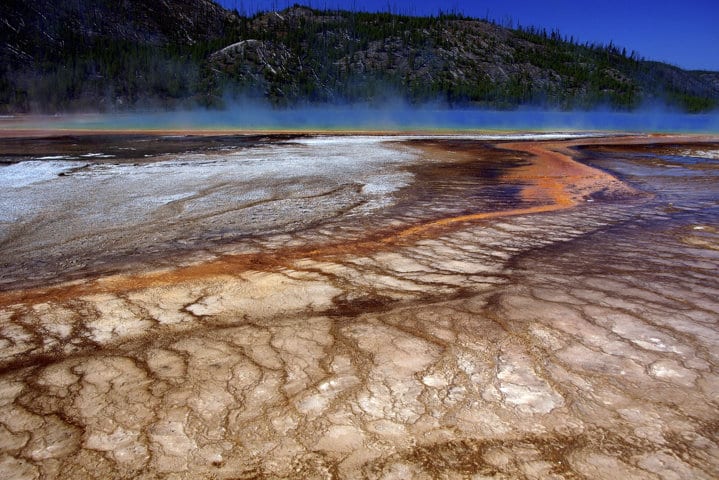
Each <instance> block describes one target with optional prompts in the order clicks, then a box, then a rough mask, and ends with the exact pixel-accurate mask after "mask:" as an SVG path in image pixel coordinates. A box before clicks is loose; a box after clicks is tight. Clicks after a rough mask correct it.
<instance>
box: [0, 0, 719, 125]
mask: <svg viewBox="0 0 719 480" xmlns="http://www.w3.org/2000/svg"><path fill="white" fill-rule="evenodd" d="M0 19H2V20H1V21H0V112H4V113H12V112H28V111H34V112H38V111H43V112H56V111H73V110H98V109H99V110H124V109H128V108H138V109H147V108H178V107H190V106H196V105H202V106H221V105H222V104H223V102H225V101H226V100H227V99H228V98H232V97H233V96H237V97H240V96H242V97H248V96H249V97H260V98H265V99H267V100H269V101H270V102H271V103H273V104H275V105H288V106H291V105H294V104H297V103H306V102H318V103H327V102H329V103H334V102H342V103H344V102H369V103H373V102H376V103H381V102H383V101H385V100H387V99H388V98H392V99H397V98H400V99H403V100H405V101H407V102H410V103H423V102H437V101H439V102H441V103H443V104H448V105H455V106H456V105H461V106H477V107H488V108H513V107H516V106H518V105H535V106H539V107H551V108H557V107H558V108H566V109H572V108H578V109H589V108H595V107H610V108H615V109H622V110H624V109H626V110H631V109H633V108H636V107H639V106H642V105H647V104H652V105H656V104H665V105H669V106H673V107H678V108H680V109H683V110H687V111H692V112H697V111H705V110H711V109H714V108H716V107H717V105H719V73H717V72H701V71H684V70H681V69H679V68H677V67H674V66H671V65H667V64H663V63H659V62H650V61H645V60H643V59H641V57H640V56H639V54H637V53H635V52H628V51H627V50H626V49H625V48H620V47H617V46H614V45H612V44H611V43H607V44H605V45H594V44H592V45H590V44H582V43H580V42H579V41H578V40H576V39H572V38H565V37H563V36H562V35H561V34H560V33H559V32H547V31H544V30H538V29H532V28H524V29H511V28H505V27H502V26H499V25H496V24H494V23H491V22H487V21H484V20H478V19H470V18H464V17H462V16H459V15H439V16H435V17H409V16H402V15H394V14H388V13H361V12H348V11H319V10H313V9H309V8H305V7H298V6H295V7H292V8H289V9H286V10H283V11H279V12H270V13H262V14H257V15H254V16H251V17H248V16H243V15H240V14H238V13H237V12H236V11H228V10H225V9H223V8H222V7H220V6H219V5H217V4H215V3H214V2H212V1H211V0H64V1H62V2H57V1H55V0H34V1H32V2H28V1H27V0H4V2H3V3H2V5H1V6H0ZM711 48H713V46H709V45H708V46H707V49H708V50H710V49H711Z"/></svg>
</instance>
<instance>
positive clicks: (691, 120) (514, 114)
mask: <svg viewBox="0 0 719 480" xmlns="http://www.w3.org/2000/svg"><path fill="white" fill-rule="evenodd" d="M14 128H37V129H45V128H66V129H82V130H85V129H88V130H90V129H102V130H112V129H120V130H125V129H130V130H143V129H157V130H163V129H165V130H180V129H240V130H241V129H247V130H365V131H384V130H392V131H416V130H427V131H436V130H605V131H606V130H619V131H631V132H695V133H714V132H719V113H717V112H713V113H709V114H701V115H698V114H685V113H678V112H674V111H670V110H666V109H661V108H656V109H644V110H641V111H637V112H616V111H609V110H607V111H592V112H580V111H570V112H562V111H543V110H534V109H520V110H514V111H491V110H475V109H450V108H443V107H437V106H423V107H412V106H408V105H406V104H402V103H396V104H390V105H388V106H386V107H383V108H378V107H375V106H369V105H354V106H351V105H348V106H308V107H304V108H293V109H277V108H272V107H270V106H267V105H264V104H261V103H257V102H241V103H235V104H232V105H230V106H228V108H226V109H224V110H205V109H196V110H185V111H174V112H142V113H124V114H87V115H67V116H55V117H27V118H24V117H15V118H12V117H10V118H3V119H0V130H2V129H14Z"/></svg>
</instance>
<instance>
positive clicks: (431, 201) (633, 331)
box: [0, 136, 719, 479]
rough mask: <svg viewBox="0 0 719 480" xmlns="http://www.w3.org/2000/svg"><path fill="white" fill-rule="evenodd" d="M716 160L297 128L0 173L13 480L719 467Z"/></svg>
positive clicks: (605, 147)
mask: <svg viewBox="0 0 719 480" xmlns="http://www.w3.org/2000/svg"><path fill="white" fill-rule="evenodd" d="M43 153H48V154H50V153H55V152H47V151H46V152H43ZM91 153H100V152H91ZM47 156H49V155H47ZM571 157H574V158H578V159H579V160H580V161H581V162H580V163H576V162H575V161H574V160H572V158H571ZM718 158H719V142H718V141H717V139H716V138H714V139H712V138H698V137H691V138H680V137H676V138H673V137H650V136H647V137H640V138H634V137H631V138H621V137H614V138H578V139H577V138H574V139H572V138H569V139H566V140H558V139H546V140H544V141H537V140H532V139H524V140H523V141H518V140H517V139H493V140H490V139H486V138H479V137H475V138H464V139H458V138H408V137H402V138H398V137H390V138H383V137H364V138H358V137H320V138H314V137H303V138H292V139H287V138H283V139H281V141H277V142H270V144H267V145H264V144H263V145H259V146H258V145H250V146H248V145H241V146H239V148H236V149H232V150H229V151H224V150H223V151H222V152H210V153H208V152H206V151H203V152H198V151H195V150H193V151H190V152H187V153H183V154H181V155H180V154H172V155H169V156H168V158H164V157H163V158H159V159H155V158H153V159H152V161H148V162H145V163H143V162H137V163H138V165H134V163H130V164H129V165H127V164H123V165H109V166H108V164H107V163H105V162H106V160H102V159H96V160H95V161H93V162H89V164H88V165H84V166H82V167H79V168H77V169H76V168H75V167H69V166H68V164H67V163H66V162H67V161H76V160H62V161H60V165H59V166H58V165H57V164H53V163H46V164H41V165H37V164H32V165H30V167H34V170H32V169H31V170H32V173H31V174H29V173H28V171H29V170H28V169H27V168H24V167H23V168H20V166H22V164H21V163H14V164H12V165H9V166H6V167H0V169H7V168H15V174H14V177H13V178H15V180H13V181H14V182H15V185H16V186H15V187H12V185H10V186H9V187H8V188H4V189H3V193H2V195H1V196H0V201H2V202H5V203H4V204H3V205H11V206H12V208H6V207H3V210H2V211H3V212H4V213H3V215H4V216H5V217H7V219H3V221H4V222H6V223H4V224H3V227H2V234H3V246H4V248H3V257H2V258H3V260H2V263H3V271H2V280H3V289H4V292H2V293H0V319H1V320H0V321H1V323H0V335H2V337H1V339H0V342H2V344H1V346H0V348H1V349H0V356H1V358H0V367H1V368H2V377H1V378H0V451H2V454H1V456H0V471H2V472H3V473H4V476H5V477H6V478H228V479H229V478H608V479H609V478H647V479H658V478H661V479H675V478H687V479H689V478H692V479H693V478H707V479H709V478H716V477H717V476H719V461H717V459H718V458H719V447H718V444H717V442H719V435H718V434H717V431H718V430H719V429H718V428H717V425H719V413H718V412H719V410H718V405H717V398H719V373H718V371H717V368H718V365H719V358H718V353H717V351H718V350H717V345H718V344H719V328H718V327H717V323H718V322H719V300H717V298H719V296H718V295H717V293H718V292H719V281H717V279H716V277H717V276H716V272H717V271H719V221H718V219H719V182H717V175H719V159H718ZM25 161H27V159H25ZM57 161H58V159H49V160H46V162H57ZM27 166H28V165H25V167H27ZM40 167H42V168H40ZM128 169H129V170H128ZM1 171H2V170H0V172H1ZM48 171H50V172H51V173H47V172H48ZM38 172H39V173H38ZM60 174H63V175H61V176H59V175H60ZM3 178H4V179H5V180H3V181H8V180H7V179H9V178H11V176H10V175H6V176H5V177H3ZM28 179H29V181H28ZM202 188H206V190H202ZM81 191H83V192H85V195H86V196H85V198H86V199H87V198H95V199H96V200H94V201H93V202H92V203H89V204H88V205H83V204H82V200H81V198H82V197H81V194H80V193H79V192H81ZM190 191H191V192H195V195H196V196H195V197H192V199H191V200H190V201H188V200H184V199H187V198H189V194H187V192H190ZM8 192H10V193H12V195H11V194H10V193H8ZM88 192H91V193H92V192H94V193H93V195H89V194H88ZM197 192H200V193H197ZM179 195H185V196H183V197H181V198H180V197H177V198H176V197H174V196H179ZM165 197H167V198H170V197H172V199H171V200H169V201H168V202H164V201H163V202H164V203H163V202H159V201H157V202H154V200H155V199H158V198H165ZM35 199H39V200H37V201H38V202H39V201H40V200H42V199H45V201H46V202H45V203H37V204H36V200H35ZM168 204H169V205H172V208H168V207H167V205H168ZM36 205H37V206H36ZM83 209H84V210H83ZM253 209H254V210H253ZM63 212H64V213H63ZM12 215H15V216H12ZM93 215H94V217H93ZM209 219H213V220H209ZM83 232H84V234H83ZM178 245H182V246H183V247H182V248H180V247H177V248H175V247H176V246H178ZM73 259H77V263H78V266H76V267H69V266H68V265H69V264H70V262H71V261H72V260H73ZM108 265H110V266H108ZM113 272H114V273H113ZM117 272H121V273H117Z"/></svg>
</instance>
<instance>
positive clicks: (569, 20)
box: [219, 0, 719, 71]
mask: <svg viewBox="0 0 719 480" xmlns="http://www.w3.org/2000/svg"><path fill="white" fill-rule="evenodd" d="M219 3H221V4H223V5H225V6H226V7H229V8H237V9H238V10H240V11H243V10H244V11H245V12H254V11H257V10H272V9H273V8H277V9H283V8H285V7H287V6H289V5H292V4H293V3H300V4H304V5H310V6H312V7H314V8H325V7H327V8H344V9H349V10H352V9H353V8H354V9H362V10H367V11H387V10H388V8H391V9H392V10H393V11H397V12H400V13H406V14H415V15H430V14H437V12H438V11H439V10H440V9H442V10H444V11H450V10H456V11H458V12H461V13H464V14H465V15H469V16H474V17H485V16H486V15H489V17H490V18H493V19H495V20H497V21H500V22H503V21H506V20H508V19H510V18H511V19H512V20H513V22H514V23H515V24H516V23H517V22H519V23H521V24H522V25H535V26H538V27H545V28H547V30H552V29H554V28H558V29H559V30H560V32H561V33H562V34H563V35H567V36H570V35H571V36H574V38H575V39H580V40H581V41H590V42H603V43H608V42H609V41H612V42H614V44H615V45H618V46H620V47H626V48H627V50H628V51H631V50H636V51H637V52H639V53H640V54H641V55H642V56H644V57H645V58H648V59H651V60H661V61H665V62H669V63H671V64H674V65H677V66H680V67H682V68H688V69H708V70H717V71H719V0H684V1H668V0H654V1H650V0H603V1H599V2H590V1H581V0H545V1H541V0H534V1H530V0H524V1H521V0H478V1H456V0H449V1H437V0H429V1H418V0H413V1H412V0H366V1H360V0H298V1H296V2H295V0H219Z"/></svg>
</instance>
